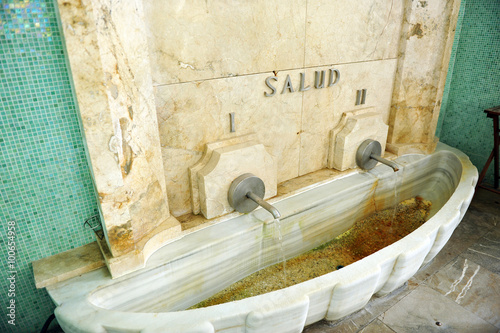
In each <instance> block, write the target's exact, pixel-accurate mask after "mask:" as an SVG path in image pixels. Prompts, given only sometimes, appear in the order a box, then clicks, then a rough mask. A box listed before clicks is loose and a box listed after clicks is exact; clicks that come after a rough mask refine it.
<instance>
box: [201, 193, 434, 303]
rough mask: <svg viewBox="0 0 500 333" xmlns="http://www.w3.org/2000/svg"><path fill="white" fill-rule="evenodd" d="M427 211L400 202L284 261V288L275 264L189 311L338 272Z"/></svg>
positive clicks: (420, 204)
mask: <svg viewBox="0 0 500 333" xmlns="http://www.w3.org/2000/svg"><path fill="white" fill-rule="evenodd" d="M430 208H431V203H430V202H429V201H426V200H424V199H422V198H420V197H415V198H412V199H408V200H405V201H402V202H401V203H399V204H398V205H397V206H396V207H395V208H390V209H385V210H382V211H379V212H376V213H374V214H372V215H371V216H369V217H367V218H365V219H363V220H361V221H358V222H356V223H355V224H354V225H353V226H352V227H351V228H350V229H349V230H347V231H346V232H345V233H343V234H341V235H339V236H337V237H336V238H334V239H333V240H331V241H330V242H328V243H325V244H323V245H321V246H319V247H317V248H315V249H313V250H311V251H309V252H306V253H304V254H301V255H299V256H297V257H295V258H292V259H290V260H288V261H287V262H286V274H287V281H286V286H285V285H284V284H283V265H282V264H276V265H273V266H269V267H266V268H264V269H262V270H260V271H258V272H255V273H253V274H251V275H249V276H247V277H246V278H244V279H242V280H240V281H238V282H236V283H234V284H232V285H230V286H229V287H227V288H226V289H224V290H222V291H220V292H219V293H217V294H215V295H213V296H212V297H210V298H208V299H207V300H205V301H203V302H200V303H198V304H196V305H195V306H193V307H192V308H193V309H194V308H202V307H207V306H211V305H216V304H221V303H226V302H231V301H237V300H240V299H244V298H247V297H252V296H256V295H260V294H264V293H268V292H271V291H274V290H278V289H281V288H284V287H288V286H291V285H294V284H297V283H301V282H304V281H307V280H310V279H313V278H315V277H318V276H321V275H324V274H327V273H330V272H332V271H334V270H336V269H341V268H342V267H345V266H347V265H349V264H352V263H353V262H356V261H358V260H360V259H362V258H364V257H366V256H368V255H370V254H372V253H374V252H376V251H378V250H380V249H382V248H384V247H386V246H388V245H391V244H392V243H394V242H396V241H398V240H399V239H401V238H403V237H405V236H406V235H408V234H409V233H411V232H412V231H414V230H415V229H417V228H418V227H420V226H421V225H422V224H424V223H425V221H426V220H427V218H428V215H429V211H430Z"/></svg>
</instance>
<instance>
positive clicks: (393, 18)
mask: <svg viewBox="0 0 500 333" xmlns="http://www.w3.org/2000/svg"><path fill="white" fill-rule="evenodd" d="M403 9H404V6H403V1H397V0H396V1H387V0H372V1H345V0H334V1H332V0H310V1H307V24H306V47H305V65H306V66H319V65H326V64H335V63H337V64H339V63H350V62H357V61H367V60H379V59H389V58H396V57H397V55H398V44H399V34H400V31H401V26H402V22H403Z"/></svg>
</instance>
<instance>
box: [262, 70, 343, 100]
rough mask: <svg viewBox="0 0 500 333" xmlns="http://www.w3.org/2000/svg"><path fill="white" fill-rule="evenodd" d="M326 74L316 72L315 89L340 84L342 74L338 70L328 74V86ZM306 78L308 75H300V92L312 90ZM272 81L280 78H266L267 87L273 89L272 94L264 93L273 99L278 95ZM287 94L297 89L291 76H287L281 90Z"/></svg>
mask: <svg viewBox="0 0 500 333" xmlns="http://www.w3.org/2000/svg"><path fill="white" fill-rule="evenodd" d="M326 72H327V71H326V70H323V71H315V72H314V88H316V89H321V88H324V87H325V85H326V87H331V86H334V85H336V84H337V83H339V80H340V72H339V70H338V69H333V68H331V69H329V70H328V72H329V74H328V84H326V77H327V74H326ZM305 76H306V73H300V83H299V90H298V91H307V90H309V89H311V86H310V85H306V84H305V80H306V78H305ZM272 81H278V77H277V76H269V77H268V78H266V85H267V86H268V87H269V89H271V91H270V92H267V91H265V92H264V96H266V97H271V96H274V95H276V91H277V89H276V87H275V86H273V82H272ZM286 92H291V93H293V92H295V89H294V88H293V85H292V79H291V78H290V75H287V76H286V79H285V83H284V84H283V89H281V93H282V94H284V93H286Z"/></svg>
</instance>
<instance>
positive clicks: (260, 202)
mask: <svg viewBox="0 0 500 333" xmlns="http://www.w3.org/2000/svg"><path fill="white" fill-rule="evenodd" d="M246 196H247V198H248V199H251V200H253V201H254V202H255V203H257V204H258V205H260V206H262V208H264V209H265V210H267V211H268V212H269V213H271V214H272V215H273V216H274V218H275V219H279V218H280V217H281V214H280V212H279V211H278V210H277V209H276V207H274V206H272V205H271V204H269V203H267V202H266V201H264V200H262V198H261V197H259V196H258V195H256V194H254V193H253V192H252V191H249V192H248V193H247V195H246Z"/></svg>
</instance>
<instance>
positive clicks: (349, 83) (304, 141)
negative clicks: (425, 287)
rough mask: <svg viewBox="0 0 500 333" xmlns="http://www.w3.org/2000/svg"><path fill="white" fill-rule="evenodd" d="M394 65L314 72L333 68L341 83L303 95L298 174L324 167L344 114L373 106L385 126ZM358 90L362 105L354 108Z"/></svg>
mask: <svg viewBox="0 0 500 333" xmlns="http://www.w3.org/2000/svg"><path fill="white" fill-rule="evenodd" d="M396 63H397V60H396V59H389V60H382V61H368V62H361V63H356V64H345V65H338V66H333V67H320V68H318V69H316V70H324V69H328V68H336V69H338V70H339V72H340V80H339V82H338V84H336V85H335V86H333V87H330V88H323V89H311V91H307V92H305V93H304V107H303V115H302V129H301V131H302V134H301V159H300V169H299V174H300V175H304V174H306V173H309V172H313V171H316V170H319V169H322V168H326V167H327V159H328V147H329V144H330V138H329V134H330V131H331V130H332V129H333V128H334V127H335V126H337V124H338V123H339V121H340V119H341V117H342V114H343V113H344V112H348V111H354V110H358V109H363V108H367V107H373V108H374V111H375V112H377V113H379V114H381V115H382V119H383V121H384V122H385V123H386V124H387V123H388V120H389V111H390V106H391V97H392V87H393V82H394V74H395V72H396ZM312 71H313V72H314V69H313V70H312ZM311 75H312V74H311ZM360 89H366V90H367V93H366V100H365V104H362V105H355V104H356V93H357V90H360Z"/></svg>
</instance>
